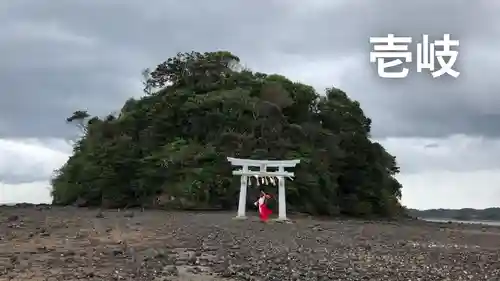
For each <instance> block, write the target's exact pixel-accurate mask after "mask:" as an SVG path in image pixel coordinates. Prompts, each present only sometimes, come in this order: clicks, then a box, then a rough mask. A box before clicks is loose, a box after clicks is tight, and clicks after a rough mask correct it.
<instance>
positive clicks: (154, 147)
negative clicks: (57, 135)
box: [52, 52, 402, 216]
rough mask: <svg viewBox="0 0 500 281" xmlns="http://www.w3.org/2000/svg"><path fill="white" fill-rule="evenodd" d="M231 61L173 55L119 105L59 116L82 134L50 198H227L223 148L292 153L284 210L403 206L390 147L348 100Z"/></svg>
mask: <svg viewBox="0 0 500 281" xmlns="http://www.w3.org/2000/svg"><path fill="white" fill-rule="evenodd" d="M239 65H240V64H239V58H238V57H236V56H234V55H232V54H231V53H229V52H214V53H195V52H193V53H184V54H178V55H177V56H176V57H173V58H170V59H168V60H167V61H165V62H163V63H161V64H160V65H158V66H157V68H156V69H155V70H154V71H152V72H145V73H144V74H145V75H146V77H147V79H146V80H145V83H144V84H145V95H144V96H143V97H142V98H140V99H138V100H137V99H129V100H128V101H127V102H126V103H125V104H124V106H123V107H122V109H121V111H120V112H119V113H117V114H114V115H113V114H112V115H109V116H107V117H106V118H102V119H101V118H98V117H91V116H89V114H88V113H87V112H86V111H76V112H75V113H74V114H73V116H71V117H69V118H68V119H67V121H68V122H73V123H75V124H76V125H78V126H79V127H81V128H82V130H83V132H84V136H83V137H82V138H81V139H80V140H78V141H77V142H76V144H75V145H74V149H73V155H72V156H71V158H70V159H69V160H68V161H67V163H66V164H65V165H64V166H63V167H62V168H60V169H59V170H58V171H57V173H56V175H55V177H54V178H53V180H52V185H53V193H52V195H53V203H54V204H60V205H67V204H78V205H87V206H101V207H124V206H146V207H155V206H156V207H164V208H183V209H190V208H221V209H231V208H233V207H235V205H236V204H237V195H238V192H239V178H238V177H234V176H232V174H231V171H232V168H231V166H230V164H229V163H228V161H227V160H226V157H227V156H231V157H240V158H252V159H296V158H298V159H301V163H300V165H298V166H297V167H296V168H295V174H296V178H295V180H294V181H289V182H287V202H288V203H289V205H288V206H289V208H290V209H291V210H292V211H298V212H307V213H310V214H318V215H337V214H346V215H356V216H361V215H379V216H389V215H395V214H398V213H399V212H400V211H401V210H402V208H401V206H400V204H399V198H400V196H401V191H400V190H401V185H400V184H399V183H398V181H397V180H396V179H395V178H394V176H395V174H396V173H398V172H399V168H398V167H397V166H396V162H395V157H393V156H391V155H390V154H389V153H387V152H386V151H385V149H384V148H383V147H382V146H381V145H380V144H379V143H377V142H373V141H371V140H370V138H369V137H370V125H371V120H370V119H369V118H367V117H366V116H365V115H364V114H363V111H362V109H361V108H360V104H359V103H358V102H356V101H352V100H350V99H349V97H348V96H347V95H346V93H344V92H343V91H341V90H339V89H336V88H329V89H327V90H326V94H325V95H322V96H320V95H318V93H317V92H316V91H315V90H314V88H313V87H311V86H308V85H304V84H301V83H295V82H292V81H290V80H288V79H287V78H285V77H283V76H280V75H267V74H263V73H255V72H252V71H250V70H248V69H241V67H239ZM266 188H267V191H268V192H271V193H276V191H275V189H273V187H266ZM255 192H257V193H258V190H256V189H251V190H250V192H249V196H248V201H249V203H250V202H253V201H254V200H255V196H254V197H252V196H253V195H256V193H255Z"/></svg>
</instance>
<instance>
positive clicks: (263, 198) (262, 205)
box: [255, 191, 273, 222]
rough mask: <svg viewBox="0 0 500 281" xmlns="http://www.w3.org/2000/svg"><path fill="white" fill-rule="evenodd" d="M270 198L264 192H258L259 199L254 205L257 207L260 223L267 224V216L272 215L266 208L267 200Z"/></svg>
mask: <svg viewBox="0 0 500 281" xmlns="http://www.w3.org/2000/svg"><path fill="white" fill-rule="evenodd" d="M270 198H271V196H270V195H269V194H266V193H265V192H264V191H261V192H260V197H259V200H257V202H255V205H256V206H257V207H259V217H260V220H261V221H262V222H267V221H268V220H269V216H270V215H271V214H272V213H273V212H272V211H271V209H269V208H268V207H267V204H266V203H267V200H268V199H270Z"/></svg>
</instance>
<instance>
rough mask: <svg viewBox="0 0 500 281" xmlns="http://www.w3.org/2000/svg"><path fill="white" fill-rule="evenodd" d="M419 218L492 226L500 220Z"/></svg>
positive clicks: (499, 222) (499, 223)
mask: <svg viewBox="0 0 500 281" xmlns="http://www.w3.org/2000/svg"><path fill="white" fill-rule="evenodd" d="M418 219H419V220H422V221H428V222H437V223H447V222H452V223H463V224H479V225H481V224H482V225H493V226H500V221H494V220H457V219H452V218H421V217H419V218H418Z"/></svg>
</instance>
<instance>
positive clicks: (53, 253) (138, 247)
mask: <svg viewBox="0 0 500 281" xmlns="http://www.w3.org/2000/svg"><path fill="white" fill-rule="evenodd" d="M233 215H234V214H233V213H181V212H178V213H176V212H162V211H145V212H141V211H139V210H134V211H103V212H100V211H98V210H89V209H77V208H59V207H52V208H51V207H46V206H45V207H44V206H27V207H1V208H0V221H1V222H2V223H1V225H0V281H3V280H31V281H38V280H64V281H69V280H96V281H97V280H99V281H103V280H134V281H141V280H155V281H176V280H178V281H209V280H214V281H215V280H218V281H235V280H276V281H286V280H300V281H308V280H343V281H348V280H385V281H386V280H405V281H406V280H422V281H431V280H474V281H481V280H500V228H498V227H491V226H480V225H459V224H438V223H426V222H417V221H413V222H411V221H409V222H398V223H389V222H385V223H384V222H363V221H355V220H349V221H348V220H336V221H318V220H312V219H308V218H300V219H299V218H297V219H296V220H295V221H294V223H292V224H283V223H269V224H262V223H260V222H258V221H257V220H256V218H250V219H248V220H246V221H238V220H232V219H231V218H232V216H233Z"/></svg>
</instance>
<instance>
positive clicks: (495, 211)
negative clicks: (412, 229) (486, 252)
mask: <svg viewBox="0 0 500 281" xmlns="http://www.w3.org/2000/svg"><path fill="white" fill-rule="evenodd" d="M408 211H409V215H411V216H414V217H419V218H426V219H453V220H464V221H468V220H477V221H481V220H484V221H500V208H487V209H480V210H478V209H471V208H464V209H430V210H415V209H409V210H408Z"/></svg>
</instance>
